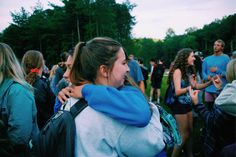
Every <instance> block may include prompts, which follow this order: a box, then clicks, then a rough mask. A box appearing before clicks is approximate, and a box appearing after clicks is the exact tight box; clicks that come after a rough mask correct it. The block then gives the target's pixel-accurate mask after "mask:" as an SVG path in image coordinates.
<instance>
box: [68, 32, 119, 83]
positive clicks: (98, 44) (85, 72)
mask: <svg viewBox="0 0 236 157" xmlns="http://www.w3.org/2000/svg"><path fill="white" fill-rule="evenodd" d="M121 47H122V46H121V44H120V43H119V42H117V41H116V40H113V39H111V38H107V37H97V38H94V39H92V40H90V41H88V42H87V43H85V42H79V43H78V44H77V45H76V47H75V50H74V57H73V58H74V60H73V64H72V69H71V74H70V80H71V82H72V84H75V85H80V84H81V81H82V82H83V80H86V81H89V82H92V83H94V82H95V79H96V76H97V70H98V68H99V66H100V65H106V66H107V67H108V68H109V69H112V68H113V64H114V62H115V61H116V59H117V52H118V51H119V50H120V48H121Z"/></svg>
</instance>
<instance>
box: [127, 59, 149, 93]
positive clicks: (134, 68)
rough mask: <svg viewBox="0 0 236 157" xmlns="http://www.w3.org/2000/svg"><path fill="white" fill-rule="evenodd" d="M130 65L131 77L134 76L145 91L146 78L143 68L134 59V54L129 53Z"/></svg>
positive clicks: (135, 80)
mask: <svg viewBox="0 0 236 157" xmlns="http://www.w3.org/2000/svg"><path fill="white" fill-rule="evenodd" d="M128 66H129V69H130V71H129V74H130V76H131V78H133V80H134V82H135V83H136V84H137V85H138V86H139V88H140V89H141V91H142V92H143V93H145V87H144V81H143V80H144V78H143V74H142V70H141V68H140V66H139V64H138V63H137V61H136V60H134V55H132V54H131V55H129V61H128Z"/></svg>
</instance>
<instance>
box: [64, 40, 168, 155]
mask: <svg viewBox="0 0 236 157" xmlns="http://www.w3.org/2000/svg"><path fill="white" fill-rule="evenodd" d="M98 58H99V60H98ZM95 60H96V62H95V63H96V64H95V63H94V61H95ZM91 63H93V64H91ZM128 72H129V68H128V65H127V57H126V54H125V52H124V51H123V48H122V47H121V45H120V44H119V43H118V42H117V41H115V40H113V39H110V38H103V37H98V38H94V39H92V40H90V41H89V42H87V43H84V42H80V43H78V44H77V46H76V48H75V56H74V62H73V65H72V69H71V76H70V80H71V82H72V84H74V85H76V86H79V87H80V88H82V95H83V97H85V99H86V100H87V102H88V104H89V105H91V104H93V107H95V106H97V107H98V108H100V110H101V108H103V110H104V112H105V114H104V112H97V111H95V110H94V109H93V108H91V107H90V106H89V107H87V108H85V109H84V110H83V111H82V112H81V113H80V114H79V115H78V116H77V117H76V118H75V121H76V128H77V129H76V134H77V135H76V144H75V145H76V149H75V150H76V156H131V157H132V156H134V157H136V156H137V157H138V156H155V155H156V154H158V153H160V152H161V151H162V150H163V149H164V145H165V144H164V143H163V139H162V138H163V133H162V131H161V130H162V129H161V130H159V129H160V126H159V124H160V123H159V122H160V119H159V118H158V117H156V114H157V113H158V110H156V109H157V108H156V106H155V105H153V106H151V109H152V111H153V113H152V118H151V120H150V122H149V125H150V126H155V127H154V128H152V127H150V126H149V125H148V126H146V127H143V128H140V127H134V126H130V125H125V124H122V123H125V122H130V121H127V120H128V119H129V118H130V116H131V115H133V114H132V113H133V111H134V110H136V108H137V109H138V108H139V107H136V108H134V110H133V109H132V107H134V105H133V104H136V105H138V106H140V104H145V103H147V100H146V98H145V96H144V95H143V94H142V93H141V92H140V91H139V90H138V89H137V88H135V87H132V86H124V82H125V80H126V77H128V76H127V73H128ZM85 81H86V82H89V83H91V84H87V85H83V84H84V82H85ZM81 86H82V87H81ZM67 88H69V87H67ZM97 90H102V91H103V92H97ZM94 91H95V92H94ZM73 93H74V92H73V90H72V91H70V92H68V94H70V95H72V94H73ZM76 93H78V92H76ZM95 93H96V94H95ZM97 93H99V94H97ZM130 93H136V94H130ZM107 95H110V96H111V95H113V96H112V98H111V97H107ZM120 96H121V97H120ZM101 98H102V99H101ZM120 99H121V100H122V102H123V101H126V102H128V104H131V105H133V106H127V103H125V104H124V103H121V104H119V103H117V102H119V101H121V100H120ZM134 99H135V100H134ZM137 101H138V102H139V103H138V104H137V103H135V102H137ZM101 102H103V103H101ZM143 102H145V103H143ZM95 104H97V105H95ZM101 104H103V105H101ZM107 104H110V105H107ZM112 104H113V105H112ZM114 104H119V106H117V109H122V110H120V112H115V115H119V116H120V117H123V118H122V119H120V121H116V120H114V119H113V118H110V117H108V116H107V115H108V113H111V112H113V116H114V110H113V109H114ZM94 105H95V106H94ZM104 105H105V106H104ZM99 106H100V107H99ZM145 106H146V107H147V106H148V105H145ZM145 106H144V107H145ZM146 107H145V108H146ZM125 108H126V109H127V110H128V111H127V110H125ZM139 109H140V108H139ZM148 110H149V109H148ZM143 111H145V110H143ZM143 111H142V112H143ZM149 111H150V110H149ZM143 114H144V113H142V114H141V115H139V116H138V115H137V114H136V116H138V117H140V116H141V117H142V116H143ZM144 115H145V114H144ZM110 116H111V115H110ZM124 116H128V117H126V118H125V117H124ZM138 117H136V118H135V119H139V118H138ZM91 118H92V119H93V120H91V121H90V122H91V123H87V122H85V121H84V119H86V120H88V119H91ZM156 118H157V119H156ZM94 120H95V121H94ZM120 122H122V123H120ZM85 123H86V124H85ZM104 133H105V134H104ZM151 134H152V135H151ZM91 135H95V136H91ZM117 135H118V136H117ZM147 135H150V136H147ZM88 136H89V137H88ZM150 140H151V141H150ZM127 141H129V142H127ZM163 144H164V145H163ZM137 148H139V149H137Z"/></svg>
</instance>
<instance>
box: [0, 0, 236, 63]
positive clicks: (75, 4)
mask: <svg viewBox="0 0 236 157" xmlns="http://www.w3.org/2000/svg"><path fill="white" fill-rule="evenodd" d="M62 3H63V4H64V5H63V6H57V5H55V4H52V3H51V4H50V5H51V7H52V9H46V10H44V9H43V7H42V5H41V4H40V3H39V2H38V3H37V4H36V6H35V7H34V8H33V11H32V13H29V12H27V11H26V10H25V9H24V8H23V7H22V8H21V10H20V11H19V12H12V13H11V16H12V20H13V23H12V24H10V26H9V27H7V28H6V29H5V30H4V31H3V32H2V33H1V34H0V41H2V42H5V43H7V44H9V45H10V46H11V47H12V48H13V49H14V51H15V53H16V55H17V56H18V57H19V58H21V57H22V56H23V54H24V53H25V52H26V51H27V50H29V49H36V50H40V51H41V52H42V53H43V55H44V57H45V59H46V61H47V63H48V64H55V63H57V62H58V61H59V54H60V53H61V52H63V51H68V50H69V49H71V48H72V47H73V46H75V44H76V43H77V42H78V41H87V40H89V39H91V38H93V37H96V36H108V37H111V38H114V39H116V40H118V41H119V42H121V43H122V44H123V46H124V47H125V49H126V51H127V53H128V54H131V53H132V54H134V55H135V56H137V57H141V58H142V59H143V60H144V63H145V64H148V62H149V60H150V59H151V58H157V59H164V60H165V61H166V63H167V64H169V63H170V62H171V61H172V60H173V59H174V57H175V55H176V53H177V51H178V50H179V49H181V48H183V47H190V48H192V49H194V50H195V51H202V52H203V53H204V55H209V54H211V53H212V48H213V42H214V41H215V40H216V39H218V38H221V39H223V40H224V41H225V43H226V47H225V52H226V53H228V54H229V53H230V52H232V51H233V50H236V32H235V22H236V14H234V15H229V16H225V17H224V18H223V19H221V20H219V19H218V20H215V21H214V22H212V23H211V24H208V25H205V26H204V27H203V28H202V29H197V28H195V27H191V28H187V29H186V32H185V34H183V35H175V32H174V30H173V29H172V28H169V29H168V30H167V32H166V37H165V39H163V40H156V39H150V38H141V39H135V38H132V35H131V30H132V28H133V27H134V26H135V17H133V16H132V15H131V14H130V12H131V11H132V9H133V8H134V7H136V5H135V4H132V3H130V2H129V1H128V0H127V1H126V2H124V3H122V4H119V3H116V1H115V0H62Z"/></svg>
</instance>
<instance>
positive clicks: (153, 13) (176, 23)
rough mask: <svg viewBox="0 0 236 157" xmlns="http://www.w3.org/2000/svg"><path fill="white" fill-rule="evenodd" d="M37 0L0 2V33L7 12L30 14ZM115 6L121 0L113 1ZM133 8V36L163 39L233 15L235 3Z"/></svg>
mask: <svg viewBox="0 0 236 157" xmlns="http://www.w3.org/2000/svg"><path fill="white" fill-rule="evenodd" d="M37 1H38V0H1V1H0V32H1V31H2V30H3V29H4V28H6V27H7V26H8V25H9V23H10V22H12V20H11V16H10V11H12V12H13V11H17V12H19V10H20V8H21V7H22V6H23V7H24V8H25V9H26V10H27V11H29V12H32V9H31V8H32V6H35V4H36V2H37ZM116 1H117V2H118V3H120V2H123V1H125V0H116ZM40 2H41V3H42V4H43V7H44V8H47V7H48V6H47V4H48V2H52V3H55V4H58V5H62V3H61V2H60V0H40ZM130 2H131V3H135V4H136V5H137V6H136V7H135V8H134V9H133V11H132V12H131V14H132V15H133V16H135V17H136V22H137V23H136V25H135V26H134V28H133V31H132V34H133V36H134V37H151V38H157V39H163V38H164V37H165V34H166V31H167V29H168V28H173V29H174V31H175V33H176V34H177V35H180V34H183V33H184V31H185V29H187V28H189V27H197V28H202V27H203V26H204V25H205V24H209V23H211V22H213V21H214V20H215V19H222V18H223V17H224V16H226V15H232V14H235V13H236V0H130Z"/></svg>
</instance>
